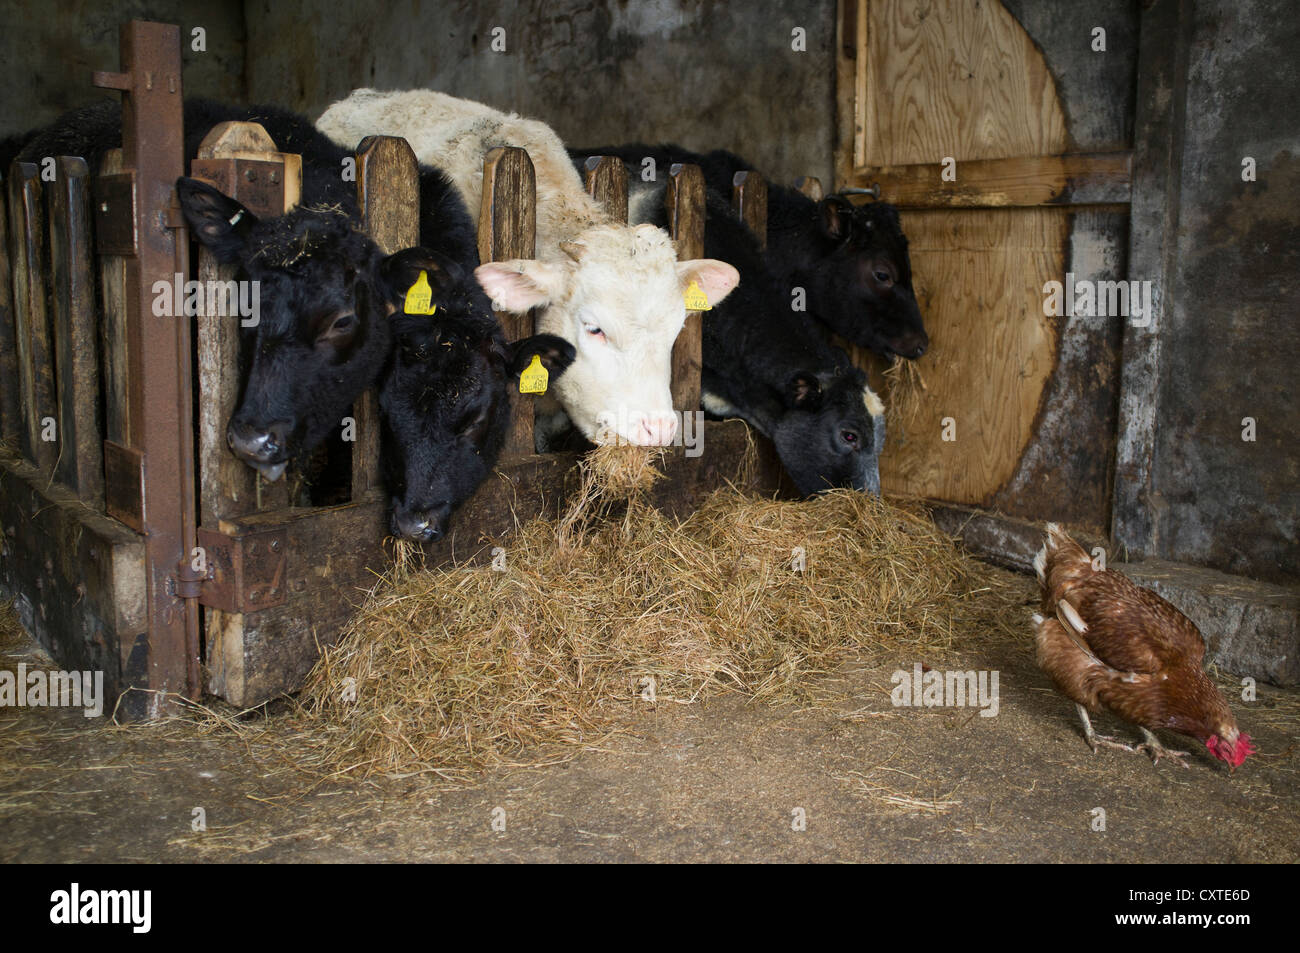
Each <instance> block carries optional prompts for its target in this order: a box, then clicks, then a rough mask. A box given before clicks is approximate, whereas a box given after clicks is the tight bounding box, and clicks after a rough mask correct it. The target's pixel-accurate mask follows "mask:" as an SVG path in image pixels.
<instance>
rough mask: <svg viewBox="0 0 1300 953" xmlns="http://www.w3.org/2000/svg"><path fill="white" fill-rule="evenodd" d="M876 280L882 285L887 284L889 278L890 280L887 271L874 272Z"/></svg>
mask: <svg viewBox="0 0 1300 953" xmlns="http://www.w3.org/2000/svg"><path fill="white" fill-rule="evenodd" d="M876 280H877V281H879V282H880V283H881V284H882V285H887V284H889V282H890V280H891V279H890V277H889V272H887V271H878V272H876Z"/></svg>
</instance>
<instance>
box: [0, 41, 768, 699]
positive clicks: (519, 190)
mask: <svg viewBox="0 0 1300 953" xmlns="http://www.w3.org/2000/svg"><path fill="white" fill-rule="evenodd" d="M121 43H122V62H123V70H122V72H120V73H96V74H95V83H96V84H97V85H99V86H102V87H105V88H111V89H116V90H119V91H121V92H122V93H123V95H124V99H125V103H124V109H123V111H122V117H123V118H122V148H121V149H115V150H110V151H109V152H108V153H107V154H106V155H105V157H104V159H103V160H102V162H101V165H100V168H99V169H98V170H92V169H88V168H87V166H86V163H85V161H84V159H82V158H80V157H76V156H59V157H54V168H55V173H56V174H55V177H54V180H53V181H52V182H45V181H43V179H42V176H41V175H40V174H39V173H40V169H39V168H38V166H37V165H35V164H31V163H22V162H15V163H14V164H13V165H12V166H11V168H10V169H7V170H0V198H2V199H3V200H0V235H3V236H4V238H5V239H6V240H5V241H3V242H0V252H2V253H0V532H2V533H3V536H2V537H0V539H2V540H3V555H2V558H0V588H2V589H3V591H4V592H5V593H6V594H8V595H11V596H13V598H14V600H15V605H16V607H17V611H18V614H19V616H20V619H21V621H22V622H23V624H24V626H26V627H27V628H28V629H29V630H30V631H32V632H33V633H34V634H35V635H36V636H37V637H38V638H39V639H40V641H41V642H42V643H43V644H44V645H45V646H46V647H48V648H49V649H50V650H51V652H52V654H53V655H54V657H55V658H56V660H57V661H58V664H59V665H60V666H62V667H64V668H65V669H69V670H79V671H82V670H90V671H102V672H103V673H104V675H105V679H104V681H105V690H106V694H107V695H108V697H109V699H110V701H109V706H110V707H111V706H112V700H114V699H117V697H118V696H119V695H122V698H121V700H120V702H119V703H118V706H117V714H118V716H119V717H124V718H128V719H134V718H143V717H152V716H156V715H158V714H160V713H162V712H163V711H164V710H165V708H166V707H167V704H168V700H169V698H174V697H177V696H185V697H189V698H197V697H198V696H199V695H200V693H201V691H202V689H203V688H205V687H206V688H207V689H208V690H210V691H211V692H213V693H215V694H217V695H220V696H221V697H223V698H225V699H227V700H228V701H230V702H232V703H234V704H238V705H244V706H247V705H254V704H258V703H261V702H263V701H266V700H268V699H270V698H273V697H275V696H276V695H278V694H281V693H283V692H287V691H292V690H294V689H295V688H297V687H298V685H299V684H300V683H301V680H302V678H303V676H304V675H305V674H306V672H307V671H308V670H309V668H310V667H311V665H312V664H313V663H314V661H315V659H316V657H317V655H318V652H319V649H320V647H321V646H323V645H328V644H331V643H332V642H334V641H335V640H336V639H337V638H338V636H339V634H340V632H341V630H342V628H343V626H344V625H345V624H346V622H347V620H348V618H349V617H350V616H351V615H352V613H353V612H354V611H355V609H356V607H357V606H358V605H359V604H360V602H361V601H362V600H363V598H364V595H365V592H366V590H368V589H369V588H370V587H371V586H372V585H373V583H374V580H375V578H376V573H378V572H380V571H382V570H383V569H384V568H385V565H386V563H387V557H386V555H385V553H384V541H385V538H386V536H387V509H388V500H387V498H386V496H385V494H384V493H383V492H382V487H381V486H380V478H379V434H380V426H379V420H378V410H377V401H376V399H375V396H374V394H373V393H368V394H366V395H364V396H363V397H362V398H361V399H360V400H359V401H358V402H357V403H356V404H355V406H354V408H353V411H352V420H351V421H347V422H345V423H350V424H351V425H352V432H353V435H354V437H355V440H354V441H353V442H352V443H351V466H350V476H351V481H350V487H349V491H348V494H347V499H346V501H344V502H341V503H334V504H332V505H306V504H305V503H304V499H303V498H299V496H298V495H297V494H295V493H293V492H292V491H291V489H290V488H289V481H288V480H287V479H286V480H284V481H280V482H276V483H267V482H265V481H264V480H263V479H262V477H261V476H260V475H259V474H258V473H257V472H256V471H254V470H253V469H251V468H250V467H247V466H246V465H244V464H243V463H241V462H240V461H239V460H237V459H236V458H235V457H234V456H233V455H232V454H231V453H230V451H229V450H228V449H227V446H226V438H225V431H226V424H227V421H228V420H229V418H230V416H231V414H232V413H233V412H234V410H235V408H236V405H237V402H238V400H239V395H240V384H241V381H240V379H239V367H240V360H239V358H240V347H241V343H240V327H239V318H238V315H237V313H233V314H225V313H221V312H222V311H224V310H226V309H224V308H223V309H217V310H216V313H209V312H208V310H207V308H206V305H208V304H210V303H213V300H214V299H212V298H210V297H208V296H204V297H205V299H206V300H205V301H204V304H203V306H201V307H200V313H199V314H197V315H196V316H194V318H193V321H192V322H191V320H190V319H189V318H188V317H186V316H184V315H183V314H179V315H173V316H167V317H160V316H157V315H155V314H154V313H153V299H154V295H153V291H152V289H153V287H154V284H155V283H156V282H159V281H164V282H167V283H169V284H172V283H174V281H175V280H176V276H177V275H180V276H182V278H189V277H190V276H191V269H190V262H189V255H188V251H189V240H188V232H187V230H186V228H185V225H184V220H183V217H182V216H181V214H180V210H179V208H178V207H177V205H176V199H175V192H174V184H175V181H176V179H177V177H178V176H180V175H182V174H183V173H184V172H185V156H184V154H183V141H182V136H181V129H182V119H183V112H182V102H183V101H182V90H181V81H180V36H179V31H178V29H177V28H176V27H175V26H168V25H165V24H156V23H145V22H141V21H133V22H132V23H130V24H127V25H125V26H123V28H122V31H121ZM356 163H357V165H356V168H357V188H358V200H359V206H360V210H361V217H362V225H363V228H364V229H365V231H366V232H367V233H368V234H369V235H370V236H371V237H372V238H373V239H374V240H375V241H376V243H377V244H378V245H379V246H380V247H381V248H382V249H383V250H384V251H385V252H386V253H392V252H395V251H398V250H400V249H401V248H403V247H409V246H411V245H415V244H418V239H419V213H418V209H419V202H418V197H419V175H418V167H417V164H416V161H415V157H414V155H413V154H412V152H411V149H410V147H409V146H408V145H407V143H406V142H405V141H404V140H401V139H394V138H389V137H382V136H376V137H370V138H367V139H366V140H364V141H363V142H362V143H361V144H360V146H359V147H358V150H357V153H356ZM189 173H190V174H191V175H192V176H194V177H196V178H200V179H204V180H206V181H208V182H211V183H212V184H214V185H215V186H217V187H218V188H220V189H221V190H222V191H223V192H225V193H226V194H228V195H230V196H232V197H234V198H236V199H238V200H239V201H240V202H242V203H243V204H244V205H245V206H247V207H248V208H250V209H251V210H252V211H253V212H254V213H255V214H256V215H258V216H265V217H274V216H276V215H280V214H283V213H284V212H285V211H287V210H289V209H291V208H293V206H294V205H295V204H296V203H297V202H298V200H299V197H300V192H301V183H302V160H301V157H300V156H298V155H294V154H290V153H284V152H280V151H278V150H277V148H276V145H275V143H274V142H273V141H272V140H271V138H270V136H268V135H267V133H266V131H265V130H264V129H263V128H262V127H261V126H259V125H257V124H255V123H235V122H232V123H224V124H221V125H219V126H217V127H215V128H214V129H213V130H211V132H210V133H209V134H208V135H207V136H206V137H205V139H204V140H203V143H202V144H201V145H200V147H199V152H198V155H197V156H195V157H194V159H193V161H192V162H191V163H190V168H189ZM586 180H587V187H588V189H589V190H590V191H591V192H592V194H593V195H595V196H596V197H597V198H598V200H599V201H601V202H602V203H603V204H604V205H605V207H606V208H607V209H609V211H610V214H611V215H612V216H613V217H615V218H617V219H618V220H620V221H626V219H627V201H628V198H627V174H626V172H625V170H624V169H623V165H622V163H621V162H618V161H617V160H614V159H612V158H609V157H594V158H593V159H592V160H591V161H590V162H589V163H588V165H587V174H586ZM738 186H739V192H738V199H737V201H738V202H739V203H740V204H739V206H738V208H740V209H741V210H742V214H744V215H745V216H746V220H747V221H750V222H751V223H753V222H756V221H758V218H759V217H761V215H762V211H761V206H762V202H761V201H760V198H759V192H760V191H762V188H761V187H762V183H761V181H759V180H757V179H756V178H753V177H752V175H751V177H749V178H747V179H746V180H745V181H744V182H742V183H738ZM535 192H536V189H535V185H534V176H533V167H532V162H531V160H530V159H529V157H528V155H527V153H526V152H524V151H523V150H522V149H517V148H506V149H497V150H493V151H492V152H491V153H489V154H488V155H487V156H486V157H485V162H484V191H483V206H482V208H481V209H480V222H479V225H480V229H479V248H480V253H481V258H482V259H483V260H485V261H487V260H493V259H503V258H515V257H531V256H532V254H533V248H534V230H535V222H536V208H535V202H536V195H535ZM667 201H668V203H669V212H670V220H671V222H672V231H673V237H674V239H675V240H676V242H677V245H678V250H679V254H680V255H682V256H683V257H699V256H700V255H701V254H702V250H703V226H704V206H703V202H704V190H703V179H702V176H701V174H700V170H699V169H698V167H695V166H674V167H673V169H672V179H671V182H670V185H669V189H668V194H667ZM760 234H761V231H760ZM194 276H195V277H197V278H198V279H199V280H200V281H201V282H204V283H205V284H204V285H203V286H202V287H205V288H206V287H209V286H208V285H207V284H206V283H207V282H215V281H223V282H224V281H231V280H233V279H234V278H235V277H236V274H235V271H234V270H233V269H232V268H229V267H226V266H222V265H220V264H219V263H218V262H216V261H215V260H214V259H213V258H212V257H211V256H210V255H209V253H208V252H207V251H206V250H201V251H200V253H199V255H198V258H197V261H196V262H195V269H194ZM96 286H97V287H96ZM176 304H177V305H178V306H179V304H180V303H179V302H176ZM180 310H181V311H182V312H183V308H180ZM501 318H502V322H503V325H504V327H505V329H506V333H507V337H508V338H510V339H511V340H516V339H518V338H520V337H524V336H527V335H530V334H532V333H533V326H532V319H531V316H514V315H502V316H501ZM701 320H707V315H705V316H704V317H703V318H702V317H701V314H700V313H698V312H697V313H693V314H691V315H690V317H689V318H688V322H687V329H686V330H685V331H684V332H683V335H682V336H681V337H680V338H679V340H678V341H677V343H676V345H675V346H674V350H673V384H672V388H673V395H674V403H675V406H676V407H678V409H679V410H687V411H692V410H696V409H697V408H698V407H699V388H700V377H699V374H700V363H701V362H700V329H701V324H700V322H701ZM192 367H193V369H194V371H193V373H194V374H195V375H196V381H194V382H196V383H197V387H196V388H194V389H192V387H191V385H192V379H191V368H192ZM194 393H197V394H198V395H199V402H198V406H197V408H195V407H194V406H193V404H192V401H193V394H194ZM101 408H102V411H101ZM513 414H514V419H513V422H512V429H511V433H510V437H509V441H508V444H507V447H506V449H505V452H504V453H503V454H502V458H501V461H500V464H499V466H498V468H497V472H496V473H495V474H494V475H493V476H492V477H490V478H489V479H488V480H487V481H485V483H484V484H483V485H482V486H481V487H480V488H479V490H478V492H477V493H476V494H475V495H474V496H473V497H472V498H471V499H470V500H469V501H467V502H466V503H465V505H464V506H462V507H461V509H460V510H459V512H458V513H457V515H456V516H455V517H454V519H453V522H452V526H451V532H450V533H449V534H448V536H447V538H445V539H443V540H441V541H439V542H437V543H431V544H427V545H426V546H425V547H424V553H425V557H426V560H427V561H428V562H429V563H431V564H436V563H438V562H442V561H446V560H453V559H454V560H458V561H459V560H465V559H473V558H475V557H477V556H479V555H480V554H484V553H485V550H486V549H488V548H489V547H490V546H491V545H492V544H493V541H494V539H500V538H502V537H504V536H506V535H507V534H508V533H509V532H510V530H511V529H512V528H513V527H514V526H515V525H516V524H517V522H519V521H521V520H526V519H528V518H531V517H533V516H539V515H541V516H548V515H554V514H555V513H556V512H557V511H558V506H559V504H560V501H561V499H562V497H563V496H564V494H565V492H566V479H567V475H568V473H569V472H570V470H571V469H572V468H573V466H574V465H575V463H576V462H577V459H578V454H576V453H573V452H566V453H553V454H538V453H536V452H534V449H533V432H532V431H533V414H534V406H533V401H532V399H531V398H526V397H523V396H522V395H517V394H516V395H515V397H514V409H513ZM750 439H751V438H750V435H749V432H748V428H747V427H746V425H745V424H744V423H742V422H740V421H722V422H715V423H710V424H709V427H708V431H707V439H706V440H705V442H704V447H703V453H702V454H700V455H698V456H687V455H686V454H685V453H684V452H683V450H682V448H675V449H673V450H672V451H671V452H670V453H669V454H668V455H667V458H666V460H665V465H664V469H665V476H666V477H667V479H665V480H663V481H661V482H660V483H659V484H657V485H656V487H655V488H654V490H653V491H652V499H653V500H654V502H656V504H658V505H660V506H662V507H664V508H666V509H669V510H671V511H674V512H684V511H687V510H689V509H692V508H693V507H694V506H695V505H696V504H697V503H698V502H699V500H701V499H702V498H703V497H704V496H705V495H706V494H707V493H708V492H710V491H711V490H712V489H714V488H715V487H717V486H719V485H720V484H722V483H723V482H724V481H726V480H733V481H734V480H735V479H737V478H738V477H739V476H740V474H739V471H738V467H739V463H740V461H741V460H742V459H743V458H744V454H745V451H746V449H747V445H748V442H749V440H750ZM761 443H762V441H761V440H760V444H761ZM290 472H291V473H292V472H293V471H292V469H291V471H290ZM752 475H753V476H755V478H756V481H755V482H756V483H757V485H759V486H761V487H763V488H765V489H768V488H772V487H775V486H776V485H777V481H778V479H779V475H780V467H779V464H778V463H777V462H776V458H775V455H774V454H772V453H771V452H770V448H768V451H767V452H764V453H760V466H759V467H758V468H757V471H756V473H755V474H752ZM200 664H202V666H203V667H204V669H205V670H206V673H205V675H204V674H201V669H200ZM128 689H136V690H137V691H130V692H127V690H128ZM124 692H125V693H126V694H124V695H123V694H122V693H124Z"/></svg>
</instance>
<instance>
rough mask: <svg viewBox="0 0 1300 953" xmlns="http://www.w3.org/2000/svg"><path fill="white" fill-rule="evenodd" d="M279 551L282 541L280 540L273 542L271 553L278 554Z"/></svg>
mask: <svg viewBox="0 0 1300 953" xmlns="http://www.w3.org/2000/svg"><path fill="white" fill-rule="evenodd" d="M279 551H280V541H279V540H278V539H273V540H271V552H273V553H278V552H279Z"/></svg>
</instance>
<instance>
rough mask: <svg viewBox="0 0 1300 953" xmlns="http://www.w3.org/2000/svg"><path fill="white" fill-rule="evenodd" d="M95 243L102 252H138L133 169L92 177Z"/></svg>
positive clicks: (129, 255) (105, 253) (128, 253)
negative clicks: (93, 181) (93, 183)
mask: <svg viewBox="0 0 1300 953" xmlns="http://www.w3.org/2000/svg"><path fill="white" fill-rule="evenodd" d="M94 195H95V245H96V247H97V248H98V249H99V252H100V254H102V255H126V256H127V257H134V256H135V255H136V254H138V253H139V241H138V236H137V234H136V230H135V229H136V215H135V172H134V171H127V172H118V173H114V174H112V175H100V176H96V177H95V185H94Z"/></svg>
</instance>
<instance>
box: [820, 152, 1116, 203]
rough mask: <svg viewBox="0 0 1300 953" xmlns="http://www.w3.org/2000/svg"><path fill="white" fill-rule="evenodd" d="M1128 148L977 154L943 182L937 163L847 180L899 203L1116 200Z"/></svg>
mask: <svg viewBox="0 0 1300 953" xmlns="http://www.w3.org/2000/svg"><path fill="white" fill-rule="evenodd" d="M1130 158H1131V157H1130V154H1129V153H1127V152H1102V153H1082V152H1080V153H1067V154H1065V155H1050V156H1020V157H1018V158H1014V159H977V160H972V161H968V162H958V163H957V179H956V181H955V182H945V181H943V180H942V178H941V172H942V168H943V167H942V165H941V164H939V163H937V162H927V163H921V164H918V165H901V166H881V167H877V168H865V169H856V170H854V171H853V172H852V173H851V174H850V175H849V177H848V181H847V183H846V184H847V185H848V186H850V187H857V188H870V187H871V186H872V185H874V184H876V183H879V184H880V190H881V198H882V199H884V200H885V201H887V202H891V203H893V204H894V205H897V206H899V207H900V208H1031V207H1035V206H1040V205H1116V204H1123V203H1126V202H1128V201H1129V196H1130V175H1129V167H1130Z"/></svg>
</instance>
